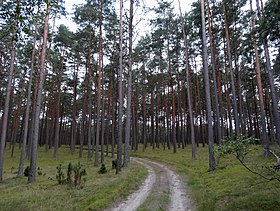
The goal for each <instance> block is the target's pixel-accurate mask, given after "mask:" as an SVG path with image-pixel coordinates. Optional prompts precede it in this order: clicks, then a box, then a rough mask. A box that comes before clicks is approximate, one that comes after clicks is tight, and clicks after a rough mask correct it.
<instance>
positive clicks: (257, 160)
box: [132, 146, 280, 211]
mask: <svg viewBox="0 0 280 211" xmlns="http://www.w3.org/2000/svg"><path fill="white" fill-rule="evenodd" d="M132 155H133V156H138V157H145V158H149V159H153V160H157V161H160V162H164V163H166V164H168V165H169V166H170V167H171V168H173V169H174V170H176V171H177V172H178V173H179V174H180V175H181V176H182V178H183V180H184V181H185V183H186V184H188V187H189V188H190V189H191V193H192V198H193V200H194V202H195V204H196V207H197V208H198V210H205V211H211V210H226V211H228V210H246V211H247V210H280V197H279V196H280V182H277V181H270V182H267V181H265V180H264V179H262V178H260V177H259V176H257V175H254V174H252V173H251V172H249V171H248V170H246V169H245V168H244V167H243V166H242V165H241V164H240V163H239V161H238V160H237V159H236V158H235V157H234V156H233V155H229V156H227V157H225V158H222V159H221V160H220V161H219V165H218V168H217V170H215V171H212V172H208V148H202V147H199V148H197V155H196V159H195V160H192V159H191V149H190V146H188V148H187V149H184V150H183V149H178V151H177V153H173V150H165V151H163V150H162V149H156V150H152V149H151V148H148V149H147V150H146V151H145V152H144V153H142V152H140V151H138V152H133V153H132ZM262 155H263V151H262V149H261V148H259V147H253V148H252V150H251V152H250V154H249V155H248V158H247V160H246V163H247V164H248V165H249V166H250V167H251V168H253V169H255V170H257V171H258V172H262V173H267V172H266V170H265V169H264V168H263V166H269V164H270V165H271V164H272V163H275V160H274V158H270V159H265V158H263V156H262ZM256 168H257V169H256ZM279 174H280V172H279Z"/></svg>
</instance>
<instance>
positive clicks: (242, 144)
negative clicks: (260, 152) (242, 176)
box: [215, 135, 258, 160]
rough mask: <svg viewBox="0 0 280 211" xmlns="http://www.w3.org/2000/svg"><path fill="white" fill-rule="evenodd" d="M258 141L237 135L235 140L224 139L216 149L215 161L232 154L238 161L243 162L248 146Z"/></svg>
mask: <svg viewBox="0 0 280 211" xmlns="http://www.w3.org/2000/svg"><path fill="white" fill-rule="evenodd" d="M257 140H258V139H256V138H254V137H246V136H243V135H239V136H237V137H236V138H230V137H228V138H226V139H224V140H222V143H221V145H219V146H218V148H217V149H216V152H215V154H216V156H217V159H220V158H221V157H224V156H226V155H229V154H234V155H235V156H236V157H237V158H238V159H240V160H243V159H244V157H245V156H246V155H247V154H248V152H249V146H250V145H251V144H255V143H256V142H257Z"/></svg>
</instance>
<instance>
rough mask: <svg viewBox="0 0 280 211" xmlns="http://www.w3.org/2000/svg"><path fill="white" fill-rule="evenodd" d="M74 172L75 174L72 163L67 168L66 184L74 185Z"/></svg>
mask: <svg viewBox="0 0 280 211" xmlns="http://www.w3.org/2000/svg"><path fill="white" fill-rule="evenodd" d="M72 172H73V166H72V163H71V162H70V163H69V164H68V167H67V178H66V182H67V183H68V184H69V185H70V186H72V184H73V180H72Z"/></svg>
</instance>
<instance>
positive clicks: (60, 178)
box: [55, 164, 66, 184]
mask: <svg viewBox="0 0 280 211" xmlns="http://www.w3.org/2000/svg"><path fill="white" fill-rule="evenodd" d="M56 169H57V174H56V177H55V178H56V180H57V181H58V184H65V183H66V180H65V176H64V173H63V171H62V167H61V164H59V165H58V166H57V167H56Z"/></svg>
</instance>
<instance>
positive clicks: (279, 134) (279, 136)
mask: <svg viewBox="0 0 280 211" xmlns="http://www.w3.org/2000/svg"><path fill="white" fill-rule="evenodd" d="M256 3H257V9H258V17H259V19H260V20H261V19H262V18H263V17H262V16H263V13H262V10H261V9H260V6H259V0H256ZM261 5H262V0H261ZM263 48H264V55H265V60H266V68H267V74H268V82H269V88H270V97H271V101H272V113H273V119H274V124H275V128H276V140H277V143H278V145H280V116H279V111H278V101H279V99H278V97H277V94H276V90H275V82H274V77H273V71H272V69H271V62H270V55H269V50H268V43H267V38H266V37H265V38H264V40H263Z"/></svg>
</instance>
